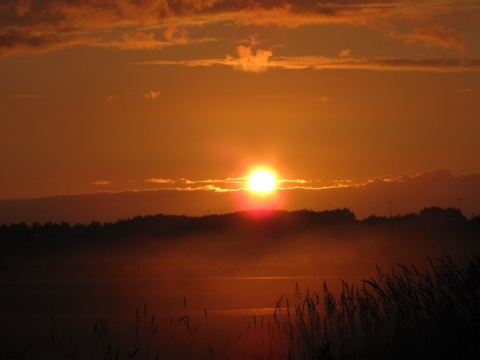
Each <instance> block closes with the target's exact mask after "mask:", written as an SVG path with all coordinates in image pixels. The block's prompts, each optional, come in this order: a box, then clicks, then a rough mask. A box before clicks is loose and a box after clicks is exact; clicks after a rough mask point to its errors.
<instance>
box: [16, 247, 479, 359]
mask: <svg viewBox="0 0 480 360" xmlns="http://www.w3.org/2000/svg"><path fill="white" fill-rule="evenodd" d="M342 285H343V286H342V290H341V291H340V293H338V294H334V293H332V292H331V291H330V290H329V288H328V286H327V284H326V283H324V286H323V289H317V290H314V289H301V288H300V287H298V286H296V287H295V289H292V290H293V295H292V296H291V297H282V298H280V299H278V300H277V301H274V300H272V305H273V306H274V310H273V311H272V314H271V315H268V316H253V318H251V319H250V321H249V322H248V325H247V326H246V327H245V328H243V329H239V335H238V336H236V337H235V338H230V339H227V338H225V339H219V338H218V336H216V337H214V336H213V332H212V331H211V329H212V327H213V326H215V320H216V319H215V318H210V316H209V314H208V310H207V309H205V312H204V314H202V316H196V317H195V318H194V317H193V316H190V314H189V311H188V308H187V302H186V299H185V302H184V304H183V314H181V315H179V316H175V317H174V316H172V317H170V318H169V320H168V323H167V324H161V323H160V322H161V321H160V320H159V319H158V318H157V317H156V315H155V313H154V312H149V311H148V310H147V308H146V307H143V308H140V309H137V311H136V315H135V320H134V324H133V326H132V331H131V339H129V340H130V341H128V342H125V341H123V342H117V341H116V340H115V339H116V337H115V330H116V329H110V328H109V325H108V321H107V320H97V322H96V323H95V324H94V326H93V331H92V334H91V337H90V340H89V341H88V342H87V343H77V342H76V339H75V338H73V337H72V336H71V334H69V333H68V331H67V332H65V331H63V330H61V329H59V328H58V327H57V324H56V323H55V319H54V317H52V318H51V323H50V326H49V330H50V335H51V336H50V340H51V343H50V348H51V358H52V359H83V358H88V359H103V360H106V359H426V358H429V359H430V358H435V359H478V358H479V357H480V344H479V342H478V339H479V338H480V257H479V256H476V255H468V256H467V255H465V256H463V257H461V258H452V257H450V256H448V255H443V256H441V257H439V258H436V259H429V266H428V267H427V268H425V269H417V268H415V267H414V266H407V265H403V264H398V265H397V266H396V267H395V268H394V269H393V270H392V271H391V272H389V273H384V272H383V271H382V270H381V269H380V268H377V273H376V275H375V276H373V277H371V278H370V279H365V280H363V281H362V282H361V283H352V284H349V283H347V282H342ZM117 330H118V329H117ZM27 341H28V340H27ZM11 358H12V359H14V358H18V359H21V358H32V359H34V358H35V355H34V354H26V353H25V354H24V353H18V354H12V356H11Z"/></svg>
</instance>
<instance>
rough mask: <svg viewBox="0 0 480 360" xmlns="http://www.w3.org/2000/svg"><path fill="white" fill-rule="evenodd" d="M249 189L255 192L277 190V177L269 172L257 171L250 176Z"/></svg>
mask: <svg viewBox="0 0 480 360" xmlns="http://www.w3.org/2000/svg"><path fill="white" fill-rule="evenodd" d="M248 187H249V189H250V190H251V191H255V192H271V191H273V190H275V187H276V181H275V176H273V174H272V173H271V172H270V171H268V170H256V171H255V172H253V173H252V175H250V178H249V181H248Z"/></svg>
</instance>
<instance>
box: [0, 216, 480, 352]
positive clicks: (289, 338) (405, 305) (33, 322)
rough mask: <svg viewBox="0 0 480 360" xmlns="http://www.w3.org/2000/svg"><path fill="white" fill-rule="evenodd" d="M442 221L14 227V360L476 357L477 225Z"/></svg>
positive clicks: (4, 300) (6, 308)
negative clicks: (43, 359) (49, 359)
mask: <svg viewBox="0 0 480 360" xmlns="http://www.w3.org/2000/svg"><path fill="white" fill-rule="evenodd" d="M429 211H430V212H429ZM429 211H426V212H424V213H420V214H418V215H409V216H408V217H407V216H405V217H398V218H376V217H371V218H368V219H365V220H362V221H358V220H356V219H355V218H354V217H353V218H352V216H351V214H350V213H349V212H347V211H338V212H333V211H332V212H326V213H312V212H306V211H305V212H299V213H282V212H273V213H268V214H267V213H262V214H232V215H229V216H230V217H229V216H226V217H222V216H218V217H215V216H210V217H207V218H205V219H198V218H188V219H183V218H175V220H176V222H174V221H166V220H165V219H164V218H161V219H160V220H161V221H164V223H163V224H165V223H168V224H170V225H169V226H170V227H166V226H165V225H164V226H163V227H160V228H158V227H156V226H154V225H155V224H154V223H155V221H154V220H155V219H154V218H147V219H140V218H139V219H136V220H131V221H132V222H135V224H132V223H131V222H128V221H126V222H125V223H116V224H103V225H89V226H88V227H87V226H84V227H83V228H82V227H81V226H79V227H77V228H75V232H77V235H75V233H74V231H73V230H72V229H74V227H73V226H69V225H68V226H67V225H65V224H64V225H61V224H58V225H55V224H49V225H48V224H47V225H39V224H37V225H31V226H27V225H21V226H20V225H15V226H13V225H12V226H9V227H7V226H3V227H2V228H1V229H0V231H2V232H1V234H2V237H1V239H2V247H3V248H2V250H3V251H2V254H4V256H3V259H2V269H1V272H0V274H1V278H0V280H1V283H2V289H4V291H3V294H2V296H1V297H0V301H1V305H2V307H1V308H2V310H1V311H2V314H1V315H2V319H5V321H2V329H1V339H3V340H2V342H1V343H0V358H2V359H3V358H6V359H9V358H13V359H14V358H17V359H22V358H25V359H37V358H53V359H385V358H390V359H406V358H409V359H411V358H413V359H414V358H436V359H447V358H448V359H451V358H455V359H476V358H478V357H479V355H480V346H479V345H478V342H477V341H475V339H477V338H479V337H480V258H479V256H478V255H476V253H477V252H478V247H479V246H478V245H479V234H480V232H479V231H478V230H479V228H478V221H477V219H476V218H473V219H471V220H466V219H465V218H463V217H455V216H452V211H450V212H448V211H447V210H442V211H440V210H438V209H437V210H429ZM432 212H434V214H433V215H435V216H433V215H432ZM453 214H455V212H453ZM253 215H254V217H252V216H253ZM157 220H158V219H157ZM170 220H171V219H170ZM165 221H166V222H165ZM172 224H173V225H172ZM120 225H121V226H123V230H122V231H121V232H119V231H118V228H116V227H118V226H120ZM127 225H128V226H127ZM133 225H135V226H133ZM62 226H63V228H62ZM131 228H133V229H137V230H136V231H134V230H129V231H127V230H126V229H131ZM19 229H23V232H20V231H18V230H19ZM34 229H35V230H34ZM60 229H63V230H62V231H63V233H62V232H61V231H60ZM173 229H174V230H175V231H174V230H173ZM47 230H48V231H49V232H48V231H47ZM80 230H82V231H84V233H83V235H82V236H83V237H82V236H79V235H78V232H79V231H80ZM94 230H95V231H94ZM114 230H116V231H114ZM35 231H36V233H35ZM154 232H156V233H154ZM19 233H21V234H22V235H21V237H20V235H18V234H19ZM121 233H123V236H120V235H119V234H121ZM15 234H16V235H15ZM32 234H33V235H32ZM51 234H56V235H55V236H56V237H53V235H51ZM65 234H67V236H65ZM134 235H135V236H134ZM19 239H23V241H20V240H19ZM32 239H33V240H32ZM65 239H67V240H65ZM19 244H20V245H19Z"/></svg>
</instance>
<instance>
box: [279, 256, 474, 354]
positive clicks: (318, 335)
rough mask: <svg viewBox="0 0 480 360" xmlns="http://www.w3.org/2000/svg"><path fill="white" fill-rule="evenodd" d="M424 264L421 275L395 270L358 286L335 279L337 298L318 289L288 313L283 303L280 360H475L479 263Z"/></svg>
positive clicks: (403, 267) (412, 270)
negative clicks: (284, 349)
mask: <svg viewBox="0 0 480 360" xmlns="http://www.w3.org/2000/svg"><path fill="white" fill-rule="evenodd" d="M429 260H430V263H429V267H428V268H427V269H425V270H424V271H419V270H418V269H417V268H415V267H414V266H410V267H409V266H406V265H402V264H398V266H397V267H396V268H394V269H393V271H392V272H391V274H384V273H383V272H382V271H381V270H380V269H379V268H377V276H376V277H375V278H371V279H366V280H363V282H362V283H361V285H355V284H348V283H346V282H345V281H342V290H341V292H340V294H339V295H338V296H334V294H332V292H330V291H329V289H328V287H327V284H326V283H324V286H323V297H322V296H321V295H320V294H319V293H318V292H310V291H309V290H308V289H307V291H306V293H305V295H304V296H303V298H302V299H301V301H300V302H298V304H296V305H295V306H294V312H292V309H291V308H290V305H289V303H288V302H287V305H286V313H287V316H286V320H285V321H284V322H283V324H282V325H281V326H280V325H279V327H280V328H282V329H283V333H284V339H286V340H287V341H288V344H289V348H288V356H287V357H288V358H289V359H416V358H420V359H427V358H435V359H478V358H480V342H479V339H480V258H479V257H478V256H475V255H474V256H471V257H467V256H465V257H463V258H461V259H458V260H455V259H453V258H452V257H450V256H447V255H444V256H442V257H441V258H439V259H437V260H436V261H433V260H431V259H429ZM295 297H297V298H298V295H295ZM292 314H294V315H292Z"/></svg>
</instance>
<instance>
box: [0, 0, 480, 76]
mask: <svg viewBox="0 0 480 360" xmlns="http://www.w3.org/2000/svg"><path fill="white" fill-rule="evenodd" d="M479 8H480V5H479V4H478V2H463V3H461V4H458V3H457V2H451V1H442V2H426V3H422V4H421V6H420V5H418V4H416V3H414V2H403V1H400V2H387V3H373V2H371V1H368V0H366V1H363V2H362V1H360V2H359V1H339V0H332V1H329V2H317V1H312V0H298V1H286V2H281V3H280V5H279V2H278V1H273V0H270V1H255V0H253V1H252V0H238V1H226V0H142V1H138V0H109V1H98V0H85V1H78V0H43V1H31V0H2V3H1V5H0V24H2V25H0V55H2V54H3V55H5V54H11V53H15V52H18V51H50V50H54V49H58V48H62V47H66V46H73V45H85V46H105V47H118V48H121V49H126V50H135V49H161V48H163V47H165V46H173V45H187V44H192V43H199V42H206V41H216V39H214V38H200V39H192V38H190V36H189V31H188V29H189V28H192V27H200V26H201V27H206V26H208V25H227V26H231V25H236V26H239V27H248V26H277V27H284V28H297V27H300V26H306V25H321V24H351V25H355V26H367V27H371V28H374V29H377V30H379V31H386V30H385V29H386V28H391V27H392V26H393V25H392V24H394V23H397V22H399V21H403V22H411V21H417V22H418V21H419V20H421V21H422V23H426V22H432V21H437V18H441V16H446V15H451V14H456V15H457V14H470V13H471V12H472V11H476V10H478V9H479ZM385 25H387V26H386V28H385ZM147 29H148V31H147ZM156 29H160V31H161V34H163V37H164V38H165V39H164V40H161V39H159V35H160V34H159V33H156V32H155V31H154V30H156ZM462 36H463V35H462V34H460V33H458V32H457V31H455V30H454V29H452V28H445V27H443V26H438V25H429V26H427V27H425V28H418V29H415V30H414V31H413V32H412V33H411V34H410V35H408V36H403V37H399V39H400V38H403V40H404V41H410V42H419V43H422V44H425V45H427V46H442V47H449V48H454V49H457V50H458V49H462V48H463V47H464V46H465V44H464V39H463V37H462ZM247 51H248V50H247ZM241 56H242V55H240V57H241ZM244 56H246V59H254V60H255V61H261V59H262V58H263V59H264V60H265V58H268V56H267V54H265V53H262V52H260V53H258V52H257V53H254V54H244ZM252 56H256V57H255V58H252ZM241 58H242V57H241ZM242 59H243V58H242ZM256 64H257V62H254V65H253V67H252V66H251V64H250V62H248V61H247V62H246V63H245V62H242V63H241V65H239V66H242V67H246V68H247V69H252V68H254V69H258V67H256ZM247 71H250V70H247ZM255 71H256V70H255Z"/></svg>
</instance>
